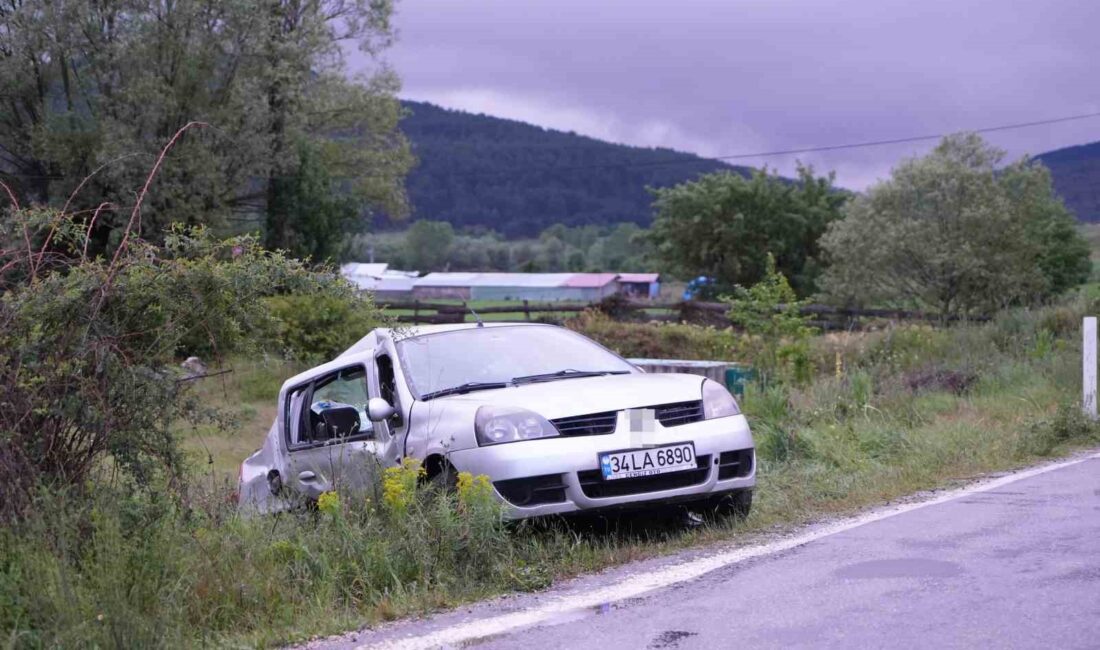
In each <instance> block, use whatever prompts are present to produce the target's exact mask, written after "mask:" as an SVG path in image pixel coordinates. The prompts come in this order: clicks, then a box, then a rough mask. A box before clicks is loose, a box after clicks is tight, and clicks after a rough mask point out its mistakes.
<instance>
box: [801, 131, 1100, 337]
mask: <svg viewBox="0 0 1100 650" xmlns="http://www.w3.org/2000/svg"><path fill="white" fill-rule="evenodd" d="M1003 158H1004V152H1002V151H1000V150H998V149H996V148H994V147H991V146H990V145H988V144H986V143H985V142H984V141H983V140H982V139H981V138H980V137H979V136H977V135H956V136H950V137H947V138H945V139H944V140H943V141H942V142H940V144H939V145H938V146H937V147H936V148H935V149H934V150H933V151H932V152H931V153H929V154H928V155H927V156H924V157H922V158H915V159H912V160H908V161H906V162H904V163H902V164H901V165H899V166H898V167H897V168H895V169H894V171H893V173H892V175H891V178H890V179H889V180H886V181H883V182H881V183H879V184H877V185H875V186H874V187H872V188H871V189H870V190H869V191H868V192H867V193H866V194H864V195H861V196H859V197H857V198H856V199H854V200H853V201H851V202H850V203H849V204H848V206H847V207H846V210H845V212H846V217H845V218H844V219H843V220H842V221H839V222H836V223H835V224H833V225H832V227H830V229H829V232H828V233H827V234H826V235H825V237H824V238H823V240H822V246H823V247H824V248H825V250H826V251H827V253H828V259H829V261H830V263H831V266H830V268H829V269H828V271H827V272H826V277H825V279H824V282H823V285H824V288H825V290H826V292H827V293H828V294H829V295H830V296H831V297H832V298H833V299H834V300H836V301H839V302H843V303H848V304H867V303H871V304H889V305H899V306H900V305H905V306H912V307H917V308H930V309H934V310H936V311H938V312H939V313H941V314H943V315H944V316H945V317H946V316H955V315H965V314H969V313H975V312H985V311H990V310H994V309H997V308H1000V307H1003V306H1005V305H1008V304H1014V303H1027V302H1034V301H1036V300H1041V299H1043V298H1045V297H1047V296H1051V295H1054V294H1056V293H1058V292H1060V291H1063V290H1065V289H1066V288H1068V287H1070V286H1074V285H1076V284H1079V283H1081V282H1083V281H1084V280H1085V279H1086V278H1087V277H1088V271H1089V263H1088V249H1087V246H1086V245H1085V243H1084V242H1083V240H1082V239H1081V237H1080V236H1079V235H1078V234H1077V233H1076V231H1075V230H1074V228H1073V221H1072V217H1070V216H1069V214H1068V212H1067V211H1066V209H1065V207H1064V206H1063V205H1062V203H1061V200H1060V199H1058V198H1057V197H1055V196H1054V194H1053V193H1052V190H1051V185H1050V175H1049V173H1048V172H1047V171H1046V169H1044V168H1043V166H1042V165H1040V164H1038V163H1034V162H1032V161H1029V160H1027V159H1024V160H1021V161H1019V162H1016V163H1013V164H1012V165H1009V166H1008V167H1006V168H1004V169H1002V170H998V165H999V163H1000V162H1001V160H1002V159H1003Z"/></svg>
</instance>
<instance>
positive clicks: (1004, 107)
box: [353, 0, 1100, 188]
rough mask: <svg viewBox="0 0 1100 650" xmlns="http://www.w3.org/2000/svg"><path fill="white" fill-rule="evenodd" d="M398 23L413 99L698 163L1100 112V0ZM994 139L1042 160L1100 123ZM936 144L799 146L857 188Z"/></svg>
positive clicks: (721, 5)
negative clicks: (685, 154)
mask: <svg viewBox="0 0 1100 650" xmlns="http://www.w3.org/2000/svg"><path fill="white" fill-rule="evenodd" d="M397 27H398V30H399V35H398V42H397V44H396V45H395V46H394V47H393V48H392V49H391V50H389V51H388V52H387V53H386V58H387V59H388V61H389V62H390V63H391V64H392V65H393V67H394V68H395V69H396V70H397V72H398V73H399V74H400V76H401V77H402V79H403V83H404V90H403V91H402V96H403V97H407V98H410V99H418V100H426V101H430V102H434V103H437V104H441V105H443V106H447V107H451V108H460V109H463V110H467V111H472V112H478V113H487V114H489V115H497V116H501V117H509V118H514V119H519V120H524V121H527V122H531V123H534V124H539V125H542V126H546V127H550V128H556V129H563V130H572V131H576V132H578V133H583V134H585V135H591V136H594V137H597V138H601V139H605V140H610V141H614V142H623V143H629V144H635V145H643V146H664V147H671V148H674V149H680V150H684V151H690V152H694V153H697V154H700V155H703V156H719V155H725V154H737V153H743V152H746V153H747V152H759V151H773V150H783V149H792V148H806V147H814V146H823V145H832V144H842V143H848V142H856V141H865V140H875V139H888V138H898V137H906V136H912V135H924V134H929V133H941V132H946V131H955V130H964V129H972V128H979V127H984V126H995V125H1000V124H1006V123H1015V122H1025V121H1032V120H1041V119H1046V118H1054V117H1060V116H1064V115H1073V114H1080V113H1089V112H1095V111H1100V65H1098V63H1100V29H1098V28H1100V0H1045V1H1043V2H1022V1H1016V0H943V1H941V0H907V1H901V0H849V1H847V2H837V1H833V2H830V1H827V0H676V1H674V2H673V1H664V2H655V1H649V0H552V1H543V0H461V1H459V0H401V1H400V2H399V4H398V16H397ZM354 65H357V62H356V61H354V60H353V67H354ZM988 137H989V139H990V140H991V141H993V142H994V143H996V144H997V145H999V146H1001V147H1003V148H1005V149H1007V150H1008V151H1009V152H1010V153H1011V154H1012V155H1014V156H1016V155H1022V154H1024V153H1033V154H1034V153H1041V152H1043V151H1047V150H1050V149H1055V148H1059V147H1064V146H1068V145H1072V144H1081V143H1085V142H1093V141H1097V140H1100V118H1094V119H1091V120H1083V121H1079V122H1075V123H1067V124H1058V125H1052V126H1041V127H1034V128H1029V129H1023V130H1019V131H1012V132H1002V133H998V134H992V135H990V136H988ZM930 146H932V144H931V143H929V144H909V145H891V146H884V147H874V148H867V149H860V150H848V151H841V152H832V153H823V154H803V155H800V156H798V157H799V158H801V159H802V160H803V161H805V162H809V163H811V164H813V165H814V166H815V167H816V168H817V169H818V170H819V171H827V170H835V171H836V172H837V176H838V183H839V184H841V185H843V186H846V187H850V188H863V187H866V186H867V185H868V184H869V183H872V182H874V180H875V179H876V178H881V177H883V176H885V175H887V174H888V173H889V170H890V167H891V166H892V165H893V164H895V163H896V162H897V161H898V160H900V159H902V158H904V157H907V156H912V155H915V154H919V153H922V152H923V151H926V150H927V149H928V148H929V147H930ZM795 158H796V157H795V156H785V157H784V156H780V157H769V158H759V159H754V160H741V161H736V162H737V163H738V164H748V165H753V166H760V165H764V164H768V165H770V166H772V167H775V168H778V169H779V170H780V171H782V172H784V173H790V172H791V170H792V169H793V167H794V162H795Z"/></svg>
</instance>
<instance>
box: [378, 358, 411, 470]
mask: <svg viewBox="0 0 1100 650" xmlns="http://www.w3.org/2000/svg"><path fill="white" fill-rule="evenodd" d="M393 359H394V357H393V355H392V354H391V353H390V352H389V350H388V349H387V348H382V349H380V350H379V351H378V352H377V353H376V354H375V356H374V368H373V370H374V372H373V373H372V377H371V379H372V381H373V382H374V383H372V385H371V390H372V391H376V394H378V395H380V396H381V397H382V399H384V400H386V402H388V403H389V405H390V406H392V407H393V409H394V413H393V415H392V416H390V417H389V418H387V419H386V420H385V421H384V422H380V423H379V424H384V425H385V429H386V434H387V435H388V440H387V441H386V442H387V444H386V445H385V450H384V452H383V453H384V454H385V457H386V459H387V460H392V461H393V462H395V463H400V462H401V458H402V457H403V456H404V455H405V436H406V435H407V434H408V413H407V409H408V406H409V404H408V403H410V402H411V399H409V398H408V397H406V396H405V395H403V392H404V391H402V390H401V388H402V387H403V386H402V385H401V378H400V376H399V375H398V373H397V369H396V367H395V365H394V361H393Z"/></svg>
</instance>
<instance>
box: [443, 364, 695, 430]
mask: <svg viewBox="0 0 1100 650" xmlns="http://www.w3.org/2000/svg"><path fill="white" fill-rule="evenodd" d="M702 383H703V378H702V377H700V376H698V375H681V374H665V373H661V374H652V375H647V374H641V373H639V374H631V375H606V376H602V377H583V378H575V379H558V380H555V381H545V382H539V383H535V384H524V385H521V386H510V387H508V388H499V389H493V390H482V391H476V392H473V393H467V394H465V395H452V396H449V397H441V398H437V399H435V400H432V402H448V403H452V404H455V405H457V403H463V404H466V403H474V404H477V405H484V404H492V405H500V406H516V407H520V408H526V409H530V410H532V411H535V412H536V413H539V414H541V415H542V416H543V417H546V418H548V419H554V418H561V417H568V416H570V415H585V414H588V413H600V412H603V411H618V410H621V409H628V408H642V407H647V406H656V405H659V404H671V403H673V402H687V401H690V400H698V399H701V398H702V395H701V393H702V389H701V386H702ZM432 402H429V403H432Z"/></svg>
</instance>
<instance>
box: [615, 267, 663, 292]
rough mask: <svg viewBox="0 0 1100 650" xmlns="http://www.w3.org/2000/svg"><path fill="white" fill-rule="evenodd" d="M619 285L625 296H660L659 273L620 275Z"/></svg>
mask: <svg viewBox="0 0 1100 650" xmlns="http://www.w3.org/2000/svg"><path fill="white" fill-rule="evenodd" d="M619 285H620V287H622V288H621V289H620V291H621V293H622V294H623V295H625V296H632V297H637V298H656V297H657V296H659V295H660V294H661V274H660V273H620V274H619Z"/></svg>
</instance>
